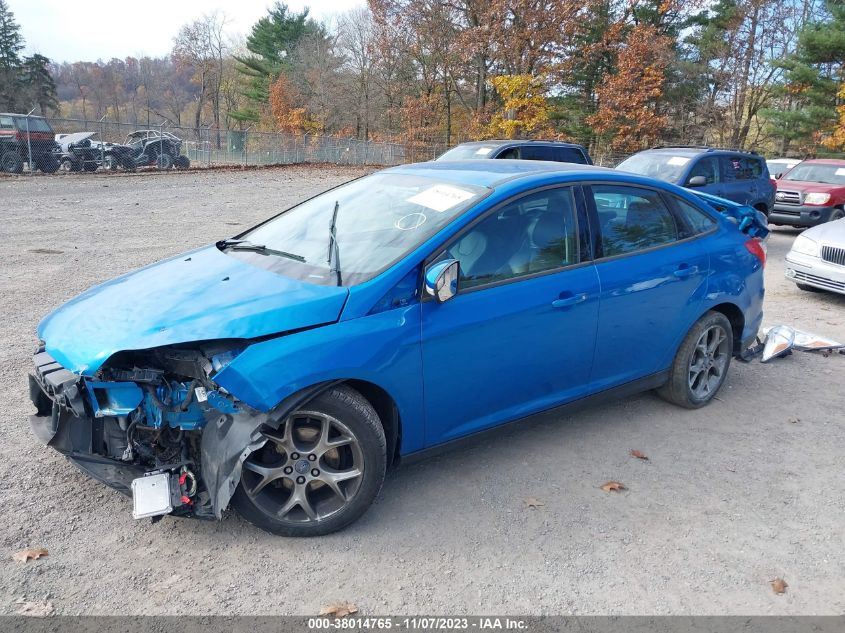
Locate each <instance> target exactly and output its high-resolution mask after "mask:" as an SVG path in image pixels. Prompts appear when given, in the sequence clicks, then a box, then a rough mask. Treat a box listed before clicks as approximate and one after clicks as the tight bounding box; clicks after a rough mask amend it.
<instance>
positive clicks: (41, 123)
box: [18, 116, 53, 133]
mask: <svg viewBox="0 0 845 633" xmlns="http://www.w3.org/2000/svg"><path fill="white" fill-rule="evenodd" d="M27 119H28V120H29V131H30V132H50V133H52V132H53V130H52V129H51V128H50V124H49V123H47V120H46V119H42V118H40V117H34V116H31V117H21V118H19V119H18V129H19V130H20V131H21V132H26V129H27V127H26V126H27Z"/></svg>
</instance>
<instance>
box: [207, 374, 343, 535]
mask: <svg viewBox="0 0 845 633" xmlns="http://www.w3.org/2000/svg"><path fill="white" fill-rule="evenodd" d="M337 382H339V381H335V382H324V383H321V384H318V385H314V386H313V387H309V388H306V389H303V390H302V391H299V392H298V393H295V394H293V395H291V396H289V397H287V398H285V399H284V400H283V401H282V402H280V403H279V404H278V405H277V406H275V407H274V408H273V409H272V410H271V411H269V412H267V413H262V412H258V411H253V410H248V411H247V410H245V411H242V412H241V413H238V414H235V415H231V414H225V415H221V416H220V417H218V418H217V420H215V421H213V422H210V423H209V424H207V425H206V427H205V429H204V431H203V435H202V443H201V456H202V472H203V478H204V479H205V484H206V486H207V487H208V490H209V493H210V494H211V502H212V505H213V507H214V514H215V516H216V517H217V518H218V519H220V518H222V516H223V512H224V510H225V509H226V508H227V507H228V506H229V502H230V501H231V499H232V495H234V494H235V490H236V489H237V487H238V483H240V480H241V472H242V469H243V463H244V461H245V460H246V459H247V457H249V456H250V454H252V453H253V452H254V451H257V450H258V449H259V448H261V447H262V446H264V444H265V443H266V442H267V438H266V437H265V436H264V435H262V434H261V427H262V426H264V425H267V426H270V427H272V428H279V427H280V426H281V425H282V423H283V422H284V421H285V419H286V418H287V417H288V415H290V414H291V413H292V412H293V411H295V410H296V409H298V408H300V407H302V406H303V405H305V404H306V403H308V402H309V401H310V400H312V399H313V398H315V397H316V396H317V395H319V394H320V393H322V392H323V391H325V390H326V389H328V388H329V387H331V386H332V385H334V384H337Z"/></svg>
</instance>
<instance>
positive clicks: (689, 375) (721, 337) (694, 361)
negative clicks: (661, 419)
mask: <svg viewBox="0 0 845 633" xmlns="http://www.w3.org/2000/svg"><path fill="white" fill-rule="evenodd" d="M732 355H733V328H732V327H731V323H730V321H728V319H727V317H726V316H725V315H724V314H722V313H720V312H708V313H707V314H705V315H704V316H703V317H701V318H700V319H699V320H698V321H696V322H695V324H694V325H693V326H692V328H690V331H689V332H688V333H687V335H686V337H685V338H684V341H683V342H682V343H681V346H680V348H678V352H677V354H675V359H674V361H672V368H671V369H670V374H669V380H668V382H667V383H666V384H665V385H663V386H662V387H660V388H659V389H658V390H657V393H658V394H659V395H660V397H661V398H663V399H664V400H667V401H669V402H671V403H673V404H677V405H678V406H681V407H685V408H687V409H697V408H699V407H703V406H704V405H705V404H707V403H708V402H710V400H712V399H713V397H714V396H715V395H716V393H718V391H719V389H720V388H721V387H722V385H723V384H724V382H725V378H726V377H727V375H728V368H729V367H730V364H731V356H732Z"/></svg>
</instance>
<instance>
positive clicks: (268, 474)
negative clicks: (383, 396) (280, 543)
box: [232, 386, 387, 536]
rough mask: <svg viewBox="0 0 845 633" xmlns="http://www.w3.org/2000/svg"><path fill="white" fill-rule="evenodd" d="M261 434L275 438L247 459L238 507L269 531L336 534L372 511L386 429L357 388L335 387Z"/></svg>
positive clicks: (380, 479) (382, 466) (383, 465)
mask: <svg viewBox="0 0 845 633" xmlns="http://www.w3.org/2000/svg"><path fill="white" fill-rule="evenodd" d="M261 433H262V434H263V435H264V437H265V438H267V443H266V444H265V445H264V446H263V447H262V448H260V449H258V450H257V451H255V452H253V453H252V454H251V455H250V456H249V457H247V459H246V461H244V464H243V471H242V473H241V482H240V484H239V485H238V488H237V490H236V491H235V494H234V496H233V497H232V505H233V506H234V508H235V509H236V510H237V511H238V513H239V514H240V515H241V516H243V517H244V518H245V519H246V520H247V521H249V522H250V523H253V524H255V525H257V526H258V527H260V528H262V529H264V530H267V531H268V532H272V533H274V534H279V535H281V536H320V535H323V534H328V533H330V532H335V531H337V530H340V529H342V528H344V527H346V526H347V525H349V524H350V523H352V522H353V521H355V520H356V519H358V518H359V517H360V516H361V515H362V514H364V512H365V511H366V510H367V508H369V507H370V504H372V502H373V500H374V499H375V498H376V495H377V494H378V491H379V490H380V489H381V485H382V483H383V481H384V474H385V469H386V464H387V457H386V441H385V436H384V428H383V427H382V425H381V421H380V420H379V417H378V415H377V414H376V412H375V410H374V409H373V408H372V406H370V404H369V403H368V402H367V401H366V400H365V399H364V398H363V397H362V396H361V394H359V393H358V392H357V391H354V390H352V389H349V388H348V387H344V386H339V387H334V388H332V389H330V390H328V391H326V392H325V393H323V394H321V395H319V396H317V397H316V398H315V399H314V400H313V401H311V402H310V403H308V404H307V405H305V406H304V407H302V409H300V410H298V411H294V412H293V413H292V414H291V415H290V416H288V418H287V419H286V420H285V421H284V422H282V424H281V425H279V427H278V428H273V427H270V426H268V425H265V426H264V427H262V429H261Z"/></svg>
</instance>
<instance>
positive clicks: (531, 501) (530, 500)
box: [523, 497, 546, 510]
mask: <svg viewBox="0 0 845 633" xmlns="http://www.w3.org/2000/svg"><path fill="white" fill-rule="evenodd" d="M523 501H525V505H526V506H528V507H529V508H531V509H532V510H536V509H537V508H542V507H543V506H544V505H546V502H545V501H540V500H539V499H536V498H534V497H526V498H525V499H523Z"/></svg>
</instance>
